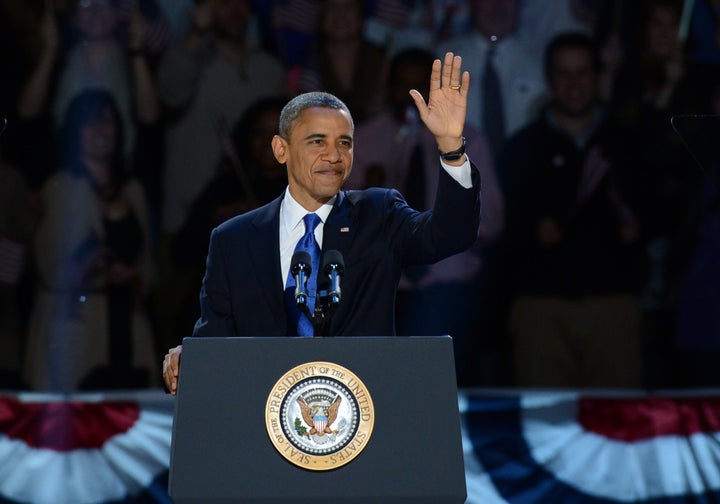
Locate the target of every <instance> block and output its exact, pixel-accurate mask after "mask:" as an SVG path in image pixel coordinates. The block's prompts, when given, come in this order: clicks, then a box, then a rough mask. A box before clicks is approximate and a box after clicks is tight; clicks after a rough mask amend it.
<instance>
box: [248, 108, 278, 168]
mask: <svg viewBox="0 0 720 504" xmlns="http://www.w3.org/2000/svg"><path fill="white" fill-rule="evenodd" d="M279 121H280V111H279V110H266V111H265V112H263V113H261V114H260V115H259V117H258V118H257V119H256V120H255V122H254V124H253V126H252V131H251V132H250V157H251V159H252V161H253V163H254V164H255V165H256V166H257V167H258V168H259V169H260V176H261V177H263V178H267V179H274V178H278V177H283V178H284V177H285V167H284V166H282V165H281V164H278V162H277V160H276V159H275V154H274V153H273V150H272V145H271V140H272V138H273V136H274V135H275V133H276V132H277V129H278V128H277V126H278V122H279Z"/></svg>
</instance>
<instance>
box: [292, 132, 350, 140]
mask: <svg viewBox="0 0 720 504" xmlns="http://www.w3.org/2000/svg"><path fill="white" fill-rule="evenodd" d="M314 138H327V135H326V134H325V133H310V134H309V135H308V136H306V137H305V138H304V139H303V140H312V139H314ZM340 138H341V139H343V140H350V141H351V142H352V139H353V138H352V137H351V136H350V135H340Z"/></svg>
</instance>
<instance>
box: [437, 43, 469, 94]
mask: <svg viewBox="0 0 720 504" xmlns="http://www.w3.org/2000/svg"><path fill="white" fill-rule="evenodd" d="M461 69H462V58H461V57H460V56H455V55H454V54H453V53H451V52H447V53H445V60H444V61H443V68H442V83H441V85H442V87H449V88H450V89H453V90H456V91H457V90H459V89H460V88H461V85H462V80H461V79H462V78H464V75H462V74H461Z"/></svg>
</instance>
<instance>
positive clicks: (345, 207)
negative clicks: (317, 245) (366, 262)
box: [322, 191, 357, 257]
mask: <svg viewBox="0 0 720 504" xmlns="http://www.w3.org/2000/svg"><path fill="white" fill-rule="evenodd" d="M352 209H353V205H352V203H351V202H350V200H348V198H347V197H346V195H345V192H344V191H340V193H339V194H338V197H337V200H336V201H335V205H334V206H333V209H332V211H331V212H330V215H328V219H327V222H326V223H325V226H324V228H323V246H322V249H323V252H324V251H326V250H333V249H334V250H337V251H339V252H340V253H341V254H342V255H343V257H345V256H346V255H347V252H348V251H349V250H350V245H351V244H352V242H353V238H354V237H355V233H356V225H357V222H356V221H354V220H353V215H352Z"/></svg>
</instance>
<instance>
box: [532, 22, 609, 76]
mask: <svg viewBox="0 0 720 504" xmlns="http://www.w3.org/2000/svg"><path fill="white" fill-rule="evenodd" d="M564 49H582V50H585V51H587V52H588V54H590V56H591V58H592V62H593V68H594V69H595V71H596V72H599V71H601V70H602V58H601V56H600V49H599V48H598V45H597V43H596V42H595V40H594V39H593V38H592V37H591V36H590V35H588V34H587V33H585V32H580V31H572V32H563V33H559V34H558V35H556V36H555V37H553V38H552V40H550V42H549V43H548V45H547V47H546V48H545V78H546V79H547V78H549V77H550V74H551V73H552V65H553V58H554V57H555V54H557V53H558V52H559V51H562V50H564Z"/></svg>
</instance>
